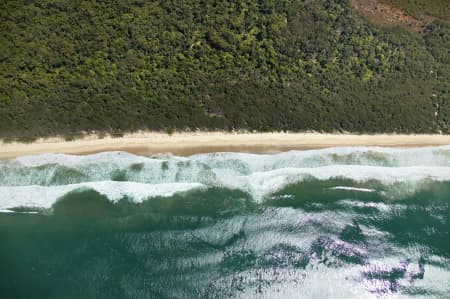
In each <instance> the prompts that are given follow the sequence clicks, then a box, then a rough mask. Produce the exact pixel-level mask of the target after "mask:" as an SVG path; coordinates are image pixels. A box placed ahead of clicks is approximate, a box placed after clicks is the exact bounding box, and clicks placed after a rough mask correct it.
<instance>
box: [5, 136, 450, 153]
mask: <svg viewBox="0 0 450 299" xmlns="http://www.w3.org/2000/svg"><path fill="white" fill-rule="evenodd" d="M440 145H450V135H397V134H377V135H356V134H321V133H227V132H192V133H191V132H185V133H174V134H172V135H168V134H167V133H159V132H141V133H131V134H125V135H124V136H123V137H118V138H115V137H110V136H107V137H104V138H99V137H98V136H97V135H87V136H85V137H84V138H81V139H77V140H73V141H66V140H64V139H63V138H57V137H55V138H45V139H38V140H36V141H35V142H32V143H17V142H11V143H4V142H3V141H1V142H0V159H10V158H15V157H18V156H28V155H38V154H46V153H64V154H73V155H84V154H93V153H98V152H104V151H126V152H129V153H133V154H138V155H153V154H160V153H172V154H175V155H181V156H188V155H192V154H197V153H208V152H251V153H276V152H281V151H288V150H306V149H320V148H327V147H343V146H383V147H424V146H440Z"/></svg>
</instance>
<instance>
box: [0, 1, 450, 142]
mask: <svg viewBox="0 0 450 299" xmlns="http://www.w3.org/2000/svg"><path fill="white" fill-rule="evenodd" d="M0 20H1V22H0V32H1V34H0V136H1V137H3V138H14V137H20V138H24V139H25V138H32V137H34V136H45V135H55V134H69V135H70V134H75V133H78V132H80V131H91V130H100V131H108V132H122V131H129V130H137V129H144V128H145V129H165V128H180V129H185V128H206V129H225V130H229V129H252V130H253V129H255V130H262V131H267V130H294V131H295V130H318V131H340V130H345V131H352V132H417V133H422V132H439V131H444V132H447V133H448V132H449V119H450V90H449V84H450V83H449V82H450V68H449V65H450V54H449V51H448V49H449V48H450V44H449V33H450V27H449V25H448V24H447V23H445V22H443V21H440V20H436V21H434V22H432V23H431V24H429V25H427V26H426V28H424V36H423V37H421V36H417V35H414V34H410V33H409V32H407V31H404V30H401V29H383V28H377V27H375V26H374V25H372V24H370V23H369V22H368V21H366V20H365V19H364V18H362V17H361V16H360V15H359V14H358V13H357V12H355V11H354V10H353V9H352V8H351V6H350V3H349V2H348V1H339V0H330V1H296V0H290V1H271V0H245V1H240V2H239V3H233V2H228V1H206V4H205V1H199V0H194V1H189V2H186V1H180V0H169V1H167V0H165V1H152V2H149V1H144V0H133V1H124V0H120V1H111V0H108V1H54V0H52V1H50V0H43V1H39V2H36V3H32V2H31V1H25V0H23V1H5V2H3V3H2V4H0Z"/></svg>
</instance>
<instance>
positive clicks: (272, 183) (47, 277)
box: [0, 146, 450, 298]
mask: <svg viewBox="0 0 450 299" xmlns="http://www.w3.org/2000/svg"><path fill="white" fill-rule="evenodd" d="M0 211H1V213H0V298H450V235H449V232H450V222H449V216H450V146H443V147H425V148H395V149H394V148H381V147H349V148H329V149H320V150H306V151H289V152H284V153H278V154H248V153H210V154H198V155H193V156H189V157H178V156H173V155H170V154H167V155H156V156H150V157H144V156H137V155H132V154H129V153H125V152H103V153H98V154H93V155H87V156H71V155H63V154H46V155H39V156H27V157H19V158H16V159H11V160H2V161H0Z"/></svg>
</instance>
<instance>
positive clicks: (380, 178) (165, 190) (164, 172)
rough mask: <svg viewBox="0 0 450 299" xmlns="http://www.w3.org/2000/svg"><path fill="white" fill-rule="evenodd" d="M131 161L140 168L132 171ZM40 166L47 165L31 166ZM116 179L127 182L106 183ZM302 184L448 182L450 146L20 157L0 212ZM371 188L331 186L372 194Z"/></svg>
mask: <svg viewBox="0 0 450 299" xmlns="http://www.w3.org/2000/svg"><path fill="white" fill-rule="evenodd" d="M135 164H139V167H135V168H134V167H131V166H132V165H135ZM45 165H49V166H48V167H37V166H45ZM59 166H66V167H71V168H72V169H73V170H76V171H77V172H79V173H80V175H79V176H77V175H75V176H74V178H73V177H71V176H70V175H68V176H67V178H65V177H64V173H65V172H64V171H65V170H64V169H63V170H61V172H58V171H56V169H57V167H59ZM117 174H118V175H121V176H122V177H123V178H124V179H126V180H127V181H128V182H112V181H114V180H115V177H114V176H115V175H117ZM55 176H58V177H56V179H55ZM308 179H316V180H330V179H345V180H351V181H354V182H358V183H360V184H364V183H365V182H368V181H372V180H373V181H376V182H378V183H380V184H383V185H385V186H387V187H389V186H392V185H394V184H396V183H406V185H405V186H404V190H403V189H401V188H400V189H398V188H397V189H398V190H394V189H395V188H393V187H392V189H393V190H394V191H395V192H397V193H395V195H396V196H398V195H399V194H400V195H402V194H406V193H408V192H409V193H411V192H415V191H416V189H417V188H420V187H421V183H422V182H426V181H450V146H442V147H430V148H412V149H392V148H380V147H351V148H329V149H322V150H309V151H291V152H286V153H280V154H275V155H258V154H245V153H210V154H199V155H193V156H191V157H187V158H186V157H175V156H158V157H153V158H149V157H141V156H136V155H132V154H128V153H124V152H105V153H99V154H95V155H88V156H73V155H63V154H46V155H39V156H28V157H19V158H17V159H15V160H12V161H0V208H2V207H4V206H7V207H11V206H12V207H16V206H19V205H23V206H33V207H46V208H48V207H50V206H51V205H52V204H53V203H54V202H55V201H56V199H57V198H59V197H61V196H64V195H65V194H67V193H68V192H70V191H73V190H75V189H78V188H82V187H86V188H90V189H93V190H96V191H98V192H99V193H101V194H104V195H106V196H107V197H108V198H109V199H110V200H112V201H116V200H118V199H120V198H122V197H124V196H128V197H130V198H133V199H134V200H136V201H142V200H144V199H146V198H150V197H153V196H157V195H160V196H171V195H173V194H174V192H179V191H185V190H190V189H192V188H196V187H198V186H206V187H211V186H212V187H217V186H218V187H225V188H230V189H238V190H242V191H244V192H247V193H249V194H250V195H251V196H252V197H253V198H254V199H255V200H256V201H261V200H262V199H264V197H265V196H267V195H269V194H271V193H274V192H276V191H279V190H280V189H282V188H283V187H285V186H287V185H290V184H296V183H301V182H303V181H304V180H308ZM71 180H72V181H71ZM75 183H76V184H75ZM51 184H53V186H49V185H51ZM55 184H60V185H55ZM1 185H3V186H1ZM38 185H39V186H38ZM372 187H373V185H370V186H364V185H362V186H358V187H352V186H336V187H334V188H332V189H335V190H353V191H358V192H375V189H373V188H372ZM172 191H173V192H172ZM382 192H383V191H380V192H379V193H380V194H383V193H382ZM405 192H406V193H405ZM392 194H394V193H392Z"/></svg>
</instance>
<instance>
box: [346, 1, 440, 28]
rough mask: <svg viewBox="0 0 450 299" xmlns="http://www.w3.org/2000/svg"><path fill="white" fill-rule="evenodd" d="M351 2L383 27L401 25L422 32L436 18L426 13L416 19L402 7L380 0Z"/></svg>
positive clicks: (370, 19) (365, 15)
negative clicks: (419, 18)
mask: <svg viewBox="0 0 450 299" xmlns="http://www.w3.org/2000/svg"><path fill="white" fill-rule="evenodd" d="M350 3H351V5H352V6H353V8H354V9H356V10H357V11H358V12H359V13H360V14H361V15H362V16H364V17H366V18H367V19H368V20H369V21H371V22H373V23H374V24H375V25H378V26H382V27H401V28H404V29H407V30H409V31H411V32H415V33H418V34H422V33H423V29H424V27H425V26H426V25H427V24H428V23H430V22H432V21H433V20H435V18H434V17H432V16H428V15H424V16H423V17H422V19H421V20H418V19H415V18H414V17H412V16H409V15H407V14H406V13H405V12H404V11H402V10H401V9H400V8H397V7H394V6H392V5H389V4H385V3H381V2H380V1H379V0H350Z"/></svg>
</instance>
